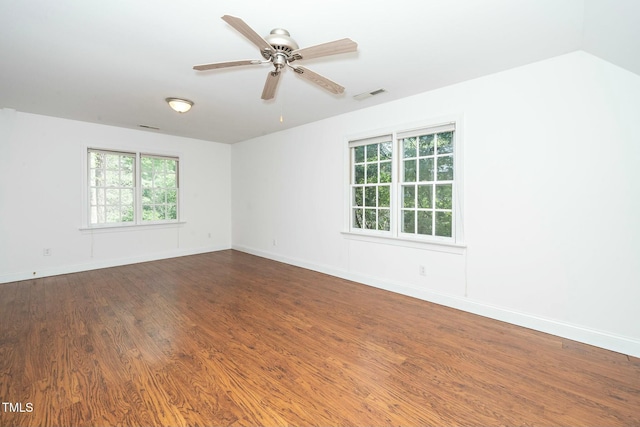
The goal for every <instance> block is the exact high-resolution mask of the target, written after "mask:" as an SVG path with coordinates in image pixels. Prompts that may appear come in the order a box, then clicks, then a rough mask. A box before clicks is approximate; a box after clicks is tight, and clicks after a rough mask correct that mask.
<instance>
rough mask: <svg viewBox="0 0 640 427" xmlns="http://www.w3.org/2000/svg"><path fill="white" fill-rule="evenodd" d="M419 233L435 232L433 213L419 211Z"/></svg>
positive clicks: (428, 233)
mask: <svg viewBox="0 0 640 427" xmlns="http://www.w3.org/2000/svg"><path fill="white" fill-rule="evenodd" d="M418 234H425V235H432V234H433V213H432V212H427V211H418Z"/></svg>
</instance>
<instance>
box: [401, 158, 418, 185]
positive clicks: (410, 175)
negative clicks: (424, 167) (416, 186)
mask: <svg viewBox="0 0 640 427" xmlns="http://www.w3.org/2000/svg"><path fill="white" fill-rule="evenodd" d="M403 163H404V182H415V181H416V161H415V160H405V161H404V162H403Z"/></svg>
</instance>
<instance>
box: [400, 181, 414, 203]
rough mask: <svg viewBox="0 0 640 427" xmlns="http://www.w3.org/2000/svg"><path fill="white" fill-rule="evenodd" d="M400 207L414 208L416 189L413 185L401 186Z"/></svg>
mask: <svg viewBox="0 0 640 427" xmlns="http://www.w3.org/2000/svg"><path fill="white" fill-rule="evenodd" d="M402 206H403V207H405V208H414V207H415V206H416V187H415V186H413V185H403V186H402Z"/></svg>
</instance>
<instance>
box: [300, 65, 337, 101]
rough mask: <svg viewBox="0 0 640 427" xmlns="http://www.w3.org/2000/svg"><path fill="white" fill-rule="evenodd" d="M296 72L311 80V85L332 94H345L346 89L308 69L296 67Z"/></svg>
mask: <svg viewBox="0 0 640 427" xmlns="http://www.w3.org/2000/svg"><path fill="white" fill-rule="evenodd" d="M294 70H295V72H296V74H299V75H300V77H302V78H304V79H307V80H309V81H310V82H311V83H315V84H317V85H318V86H321V87H323V88H324V89H326V90H328V91H329V92H331V93H335V94H336V95H338V94H340V93H342V92H344V87H342V86H340V85H339V84H338V83H336V82H334V81H331V80H329V79H328V78H326V77H324V76H322V75H320V74H318V73H315V72H313V71H311V70H309V69H308V68H304V67H300V66H298V67H295V68H294Z"/></svg>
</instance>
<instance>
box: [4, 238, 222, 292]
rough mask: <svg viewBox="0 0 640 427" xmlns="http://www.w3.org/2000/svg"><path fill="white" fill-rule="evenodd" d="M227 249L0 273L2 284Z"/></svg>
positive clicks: (165, 253) (217, 248)
mask: <svg viewBox="0 0 640 427" xmlns="http://www.w3.org/2000/svg"><path fill="white" fill-rule="evenodd" d="M225 249H231V248H230V247H229V246H224V247H223V246H206V247H201V248H195V249H179V250H174V251H169V252H161V253H154V254H145V255H140V256H136V257H127V258H113V259H104V260H92V261H90V262H86V263H81V264H73V265H62V266H56V267H51V268H45V269H42V270H37V271H35V272H33V271H23V272H18V273H10V274H3V275H0V284H1V283H10V282H19V281H22V280H31V279H39V278H42V277H49V276H58V275H61V274H70V273H78V272H81V271H89V270H97V269H99V268H109V267H118V266H121V265H129V264H138V263H141V262H148V261H158V260H161V259H167V258H177V257H181V256H187V255H197V254H202V253H207V252H216V251H221V250H225Z"/></svg>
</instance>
